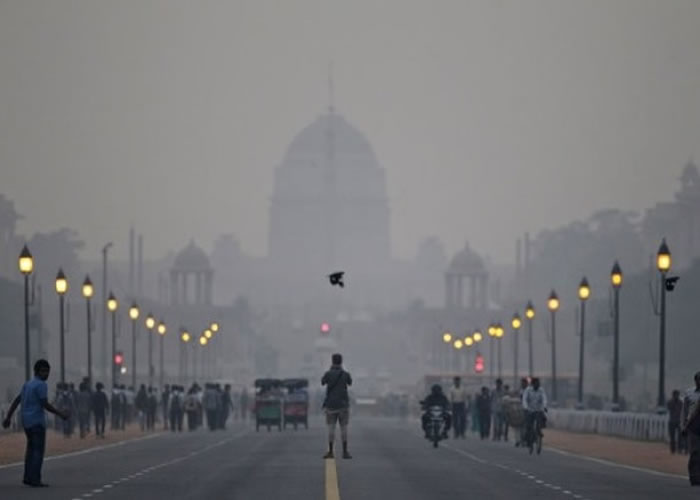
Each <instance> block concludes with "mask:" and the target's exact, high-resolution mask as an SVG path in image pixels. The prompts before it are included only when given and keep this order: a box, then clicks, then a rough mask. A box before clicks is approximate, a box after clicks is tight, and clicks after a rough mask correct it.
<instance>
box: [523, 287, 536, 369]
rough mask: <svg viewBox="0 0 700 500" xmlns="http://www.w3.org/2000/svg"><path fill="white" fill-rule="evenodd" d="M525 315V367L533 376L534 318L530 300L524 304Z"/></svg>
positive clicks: (533, 308) (533, 307) (533, 309)
mask: <svg viewBox="0 0 700 500" xmlns="http://www.w3.org/2000/svg"><path fill="white" fill-rule="evenodd" d="M525 317H526V318H527V364H528V366H527V368H528V372H529V374H530V378H532V377H534V376H535V368H534V360H533V354H532V323H533V320H534V319H535V306H533V305H532V302H531V301H528V302H527V305H526V306H525Z"/></svg>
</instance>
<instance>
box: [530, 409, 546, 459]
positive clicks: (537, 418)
mask: <svg viewBox="0 0 700 500" xmlns="http://www.w3.org/2000/svg"><path fill="white" fill-rule="evenodd" d="M531 418H532V422H531V425H530V432H529V433H528V449H529V450H530V455H532V452H533V451H535V450H536V451H537V454H538V455H539V454H540V453H542V438H543V437H544V436H543V435H542V421H543V419H544V414H543V413H542V412H534V415H532V417H531Z"/></svg>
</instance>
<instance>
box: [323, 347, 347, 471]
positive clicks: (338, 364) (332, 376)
mask: <svg viewBox="0 0 700 500" xmlns="http://www.w3.org/2000/svg"><path fill="white" fill-rule="evenodd" d="M331 360H332V365H331V369H330V370H328V371H327V372H326V373H325V375H323V378H322V379H321V385H322V386H323V385H325V386H326V399H325V400H324V402H323V408H324V410H325V412H326V424H327V425H328V453H326V454H325V455H324V456H323V458H334V455H333V444H334V443H335V426H336V424H338V423H340V437H341V439H342V440H343V458H352V456H350V453H349V452H348V423H349V421H350V398H349V396H348V386H351V385H352V377H351V376H350V374H349V373H348V372H346V371H345V370H344V369H343V356H341V355H340V354H333V356H332V357H331Z"/></svg>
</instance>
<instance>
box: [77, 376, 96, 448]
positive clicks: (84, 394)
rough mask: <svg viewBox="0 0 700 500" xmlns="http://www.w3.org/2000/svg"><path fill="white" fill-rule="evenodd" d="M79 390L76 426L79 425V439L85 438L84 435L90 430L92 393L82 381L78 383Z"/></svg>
mask: <svg viewBox="0 0 700 500" xmlns="http://www.w3.org/2000/svg"><path fill="white" fill-rule="evenodd" d="M79 389H80V391H79V392H78V403H77V405H76V406H77V407H78V426H79V427H80V439H85V436H86V435H87V434H88V432H90V429H89V424H90V409H91V407H92V395H91V394H90V389H89V387H88V385H87V383H85V382H84V381H83V382H81V383H80V386H79Z"/></svg>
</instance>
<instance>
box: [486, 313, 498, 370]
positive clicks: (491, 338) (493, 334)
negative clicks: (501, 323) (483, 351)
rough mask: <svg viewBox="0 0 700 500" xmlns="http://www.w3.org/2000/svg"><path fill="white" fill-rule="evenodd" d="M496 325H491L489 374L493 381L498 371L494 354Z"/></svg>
mask: <svg viewBox="0 0 700 500" xmlns="http://www.w3.org/2000/svg"><path fill="white" fill-rule="evenodd" d="M496 331H497V330H496V325H494V324H491V325H489V330H488V332H489V365H491V366H490V367H489V374H490V375H491V380H492V381H493V380H494V379H495V378H496V377H495V370H496V358H495V357H494V354H493V342H494V340H493V339H495V338H496Z"/></svg>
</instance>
